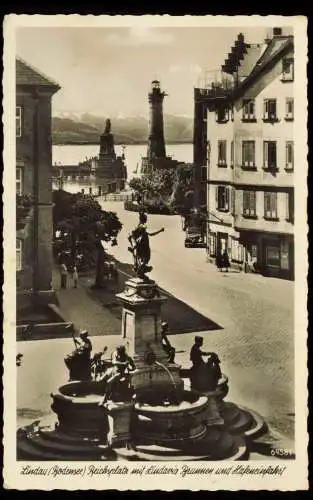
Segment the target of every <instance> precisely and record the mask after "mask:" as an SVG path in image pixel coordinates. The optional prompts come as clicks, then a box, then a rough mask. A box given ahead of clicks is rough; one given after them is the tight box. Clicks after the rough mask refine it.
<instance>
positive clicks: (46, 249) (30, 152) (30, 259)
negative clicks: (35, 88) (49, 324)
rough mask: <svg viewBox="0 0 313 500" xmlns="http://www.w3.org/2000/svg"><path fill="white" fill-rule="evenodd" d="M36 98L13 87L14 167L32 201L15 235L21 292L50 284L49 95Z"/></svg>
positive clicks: (43, 288) (46, 287)
mask: <svg viewBox="0 0 313 500" xmlns="http://www.w3.org/2000/svg"><path fill="white" fill-rule="evenodd" d="M37 99H38V101H36V100H35V97H34V95H33V93H32V89H31V88H30V90H29V92H25V91H23V92H20V91H19V88H17V95H16V105H17V106H21V107H22V136H21V137H20V138H17V139H16V147H17V149H16V155H17V166H19V165H23V167H22V168H23V193H24V194H29V195H31V196H32V197H33V200H34V206H33V209H32V216H31V218H30V220H29V221H28V223H27V225H26V226H25V228H24V230H22V231H19V232H18V234H17V237H21V238H22V239H23V270H22V271H20V272H18V273H17V279H18V280H19V282H20V283H19V285H20V286H19V288H20V289H21V291H22V290H23V289H30V288H33V289H37V290H39V291H46V290H50V287H51V281H52V145H51V94H50V93H49V94H44V93H41V94H39V95H38V97H37ZM36 109H37V113H36ZM36 166H38V168H37V167H36ZM49 300H50V301H51V297H50V299H49ZM20 303H21V304H22V301H20Z"/></svg>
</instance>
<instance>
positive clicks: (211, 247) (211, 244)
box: [209, 233, 216, 257]
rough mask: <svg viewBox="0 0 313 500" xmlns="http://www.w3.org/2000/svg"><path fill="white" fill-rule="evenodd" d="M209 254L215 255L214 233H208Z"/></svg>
mask: <svg viewBox="0 0 313 500" xmlns="http://www.w3.org/2000/svg"><path fill="white" fill-rule="evenodd" d="M209 254H210V256H211V257H215V255H216V234H215V233H209Z"/></svg>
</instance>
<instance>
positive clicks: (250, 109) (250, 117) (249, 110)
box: [242, 99, 255, 121]
mask: <svg viewBox="0 0 313 500" xmlns="http://www.w3.org/2000/svg"><path fill="white" fill-rule="evenodd" d="M242 109H243V114H242V119H243V120H244V121H254V120H255V106H254V100H253V99H245V100H244V101H243V108H242Z"/></svg>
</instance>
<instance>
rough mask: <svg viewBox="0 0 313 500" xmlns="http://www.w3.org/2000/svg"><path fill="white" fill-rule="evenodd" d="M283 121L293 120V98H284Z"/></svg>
mask: <svg viewBox="0 0 313 500" xmlns="http://www.w3.org/2000/svg"><path fill="white" fill-rule="evenodd" d="M285 120H293V98H292V97H287V98H286V114H285Z"/></svg>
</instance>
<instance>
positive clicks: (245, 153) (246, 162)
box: [242, 141, 255, 167]
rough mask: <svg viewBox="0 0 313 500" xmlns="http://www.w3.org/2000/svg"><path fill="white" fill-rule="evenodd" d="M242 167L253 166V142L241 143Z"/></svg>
mask: <svg viewBox="0 0 313 500" xmlns="http://www.w3.org/2000/svg"><path fill="white" fill-rule="evenodd" d="M242 166H243V167H254V166H255V141H242Z"/></svg>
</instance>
